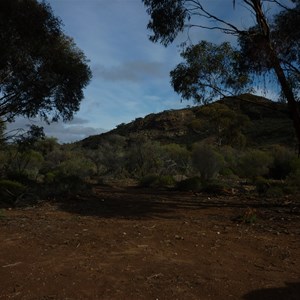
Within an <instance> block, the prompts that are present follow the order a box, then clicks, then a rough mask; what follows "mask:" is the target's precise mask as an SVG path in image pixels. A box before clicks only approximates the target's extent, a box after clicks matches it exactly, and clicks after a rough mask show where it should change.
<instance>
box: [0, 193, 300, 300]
mask: <svg viewBox="0 0 300 300" xmlns="http://www.w3.org/2000/svg"><path fill="white" fill-rule="evenodd" d="M271 202H272V201H271V200H268V201H265V203H262V199H256V198H246V197H239V196H222V197H220V196H218V197H214V196H208V195H201V194H199V195H195V194H193V193H178V192H170V191H151V190H146V189H137V188H109V187H97V188H96V189H95V191H94V193H93V194H91V195H86V196H77V197H74V198H71V199H65V200H64V201H61V202H59V201H57V202H55V203H54V202H52V203H43V204H41V205H39V206H37V207H32V208H27V209H12V210H2V211H1V214H0V226H1V229H0V241H1V244H0V287H1V289H0V299H24V300H25V299H154V300H155V299H172V300H174V299H222V300H223V299H272V300H274V299H275V300H276V299H299V295H300V267H299V266H300V239H299V238H300V227H299V225H300V214H299V201H298V202H297V201H296V199H290V198H289V199H277V200H276V201H275V202H276V203H277V204H276V203H275V205H274V203H272V205H271ZM273 202H274V201H273ZM297 205H298V206H297ZM249 207H251V208H249ZM247 221H249V222H252V224H248V223H246V222H247Z"/></svg>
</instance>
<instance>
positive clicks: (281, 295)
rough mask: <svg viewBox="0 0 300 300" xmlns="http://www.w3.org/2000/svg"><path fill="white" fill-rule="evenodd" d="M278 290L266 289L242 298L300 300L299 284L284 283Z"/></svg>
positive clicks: (254, 299) (251, 299)
mask: <svg viewBox="0 0 300 300" xmlns="http://www.w3.org/2000/svg"><path fill="white" fill-rule="evenodd" d="M285 284H286V286H284V287H280V288H267V289H260V290H255V291H252V292H250V293H248V294H246V295H244V296H243V299H245V300H298V299H299V298H300V282H294V283H290V282H286V283H285Z"/></svg>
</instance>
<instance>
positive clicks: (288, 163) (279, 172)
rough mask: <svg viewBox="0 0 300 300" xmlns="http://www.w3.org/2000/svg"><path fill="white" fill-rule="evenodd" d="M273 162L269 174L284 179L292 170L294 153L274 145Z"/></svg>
mask: <svg viewBox="0 0 300 300" xmlns="http://www.w3.org/2000/svg"><path fill="white" fill-rule="evenodd" d="M272 156H273V163H272V165H271V166H270V171H269V176H270V177H271V178H274V179H285V178H286V177H287V176H288V175H289V174H290V173H291V171H292V163H293V160H294V159H295V155H294V154H293V152H292V151H290V150H289V149H287V148H285V147H283V146H280V145H275V146H274V148H273V149H272Z"/></svg>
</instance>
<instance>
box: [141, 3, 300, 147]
mask: <svg viewBox="0 0 300 300" xmlns="http://www.w3.org/2000/svg"><path fill="white" fill-rule="evenodd" d="M142 2H143V3H144V4H145V6H146V8H147V13H148V14H149V16H150V21H149V23H148V29H150V30H151V31H152V35H150V40H151V41H153V42H160V43H162V44H163V45H164V46H168V45H169V44H171V43H173V42H174V40H175V39H176V37H177V36H178V35H179V34H181V33H182V32H186V33H189V32H190V31H191V30H192V29H194V28H196V29H199V30H200V31H199V32H200V38H199V39H198V40H197V43H196V44H192V43H190V44H189V45H188V46H187V45H186V44H185V43H184V44H183V51H182V58H183V60H184V61H183V62H182V63H180V64H179V65H177V67H176V68H175V69H174V70H173V71H172V72H171V81H172V85H173V87H174V89H175V91H176V92H178V93H179V94H181V95H182V98H183V99H195V100H196V101H199V102H202V103H203V102H204V103H205V102H207V101H211V100H213V99H215V98H216V96H217V95H228V94H230V95H232V94H236V93H240V92H243V91H249V90H251V88H252V87H253V86H255V84H257V83H258V82H259V80H260V76H263V79H265V78H267V79H268V80H271V84H273V86H274V80H275V82H276V83H278V86H279V87H280V90H281V95H282V97H283V98H284V99H285V100H286V101H287V103H288V107H289V111H290V115H291V118H292V120H293V124H294V128H295V131H296V136H297V138H298V141H299V143H300V105H299V91H300V55H299V47H300V28H299V25H298V24H299V22H300V1H299V0H285V1H281V0H239V1H237V0H235V1H232V0H230V1H222V7H224V9H228V10H229V9H237V6H238V5H239V7H240V6H242V7H244V8H245V9H246V10H245V11H246V12H247V13H248V14H249V20H251V21H252V23H251V24H249V26H248V27H247V28H245V22H244V23H243V24H241V25H236V24H235V23H234V22H232V21H230V20H226V19H225V18H223V16H224V14H223V11H224V9H216V6H213V5H210V4H211V2H210V1H204V0H142ZM202 30H213V31H219V32H221V33H223V34H224V35H229V36H231V37H235V39H232V38H231V40H233V43H228V42H225V43H221V44H218V45H217V44H213V43H210V42H208V41H205V40H201V32H202ZM268 80H267V81H268Z"/></svg>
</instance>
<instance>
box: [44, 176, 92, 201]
mask: <svg viewBox="0 0 300 300" xmlns="http://www.w3.org/2000/svg"><path fill="white" fill-rule="evenodd" d="M89 188H90V186H89V185H88V184H87V183H86V181H84V180H83V179H82V178H80V177H79V176H76V175H66V174H62V173H59V172H56V173H47V177H46V179H45V183H44V185H43V190H41V191H40V192H41V193H42V195H43V196H44V197H54V196H61V195H64V194H72V195H74V194H76V193H78V192H83V191H87V190H89Z"/></svg>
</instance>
